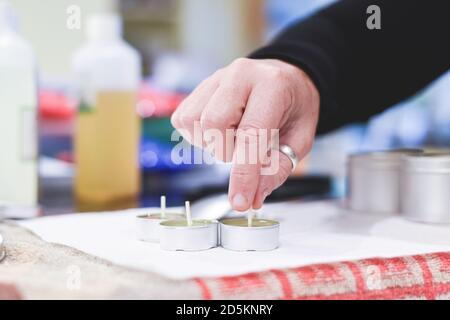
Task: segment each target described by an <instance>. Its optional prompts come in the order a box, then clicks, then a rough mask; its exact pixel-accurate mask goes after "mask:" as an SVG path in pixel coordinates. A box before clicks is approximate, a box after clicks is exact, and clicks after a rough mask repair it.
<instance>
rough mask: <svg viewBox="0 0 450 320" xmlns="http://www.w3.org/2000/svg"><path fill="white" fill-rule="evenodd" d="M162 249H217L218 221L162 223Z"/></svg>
mask: <svg viewBox="0 0 450 320" xmlns="http://www.w3.org/2000/svg"><path fill="white" fill-rule="evenodd" d="M160 230H161V238H160V245H161V249H163V250H169V251H201V250H207V249H211V248H215V247H217V240H218V236H217V232H218V228H217V221H212V220H193V221H192V225H190V226H189V225H188V223H187V221H186V220H171V221H164V222H161V229H160Z"/></svg>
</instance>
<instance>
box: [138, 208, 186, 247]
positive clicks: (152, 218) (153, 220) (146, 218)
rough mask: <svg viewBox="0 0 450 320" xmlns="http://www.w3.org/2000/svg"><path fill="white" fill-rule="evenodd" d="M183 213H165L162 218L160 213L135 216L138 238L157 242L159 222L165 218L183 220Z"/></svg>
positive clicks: (165, 219)
mask: <svg viewBox="0 0 450 320" xmlns="http://www.w3.org/2000/svg"><path fill="white" fill-rule="evenodd" d="M184 219H185V215H184V214H177V213H166V214H165V215H164V218H162V217H161V214H160V213H154V214H149V215H147V214H143V215H140V216H137V217H136V224H137V236H138V239H139V240H142V241H147V242H159V238H160V231H161V230H160V229H161V227H160V223H161V222H163V221H167V220H184Z"/></svg>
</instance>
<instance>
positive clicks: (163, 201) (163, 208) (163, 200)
mask: <svg viewBox="0 0 450 320" xmlns="http://www.w3.org/2000/svg"><path fill="white" fill-rule="evenodd" d="M160 213H161V218H162V219H164V218H165V217H166V196H161V212H160Z"/></svg>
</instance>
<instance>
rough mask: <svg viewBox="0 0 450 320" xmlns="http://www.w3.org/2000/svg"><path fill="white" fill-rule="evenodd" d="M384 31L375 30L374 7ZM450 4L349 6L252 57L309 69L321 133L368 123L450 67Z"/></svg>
mask: <svg viewBox="0 0 450 320" xmlns="http://www.w3.org/2000/svg"><path fill="white" fill-rule="evenodd" d="M372 4H376V5H378V6H379V7H380V8H381V30H369V29H368V28H367V26H366V19H367V18H368V14H367V13H366V10H367V7H368V6H369V5H372ZM449 12H450V2H448V1H442V0H434V1H426V2H425V1H420V0H395V1H392V0H380V1H371V0H342V1H339V2H338V3H337V4H335V5H333V6H331V7H329V8H326V9H324V10H322V11H320V12H318V13H317V14H315V15H314V16H312V17H310V18H309V19H307V20H304V21H301V22H298V23H296V24H294V25H293V26H291V27H290V28H288V29H287V30H285V31H284V32H283V33H282V34H281V35H280V36H279V37H277V38H276V39H275V40H274V42H273V43H272V44H270V45H268V46H266V47H264V48H261V49H260V50H258V51H256V52H255V53H253V54H252V55H251V57H252V58H276V59H280V60H284V61H286V62H290V63H292V64H294V65H297V66H298V67H300V68H302V69H303V70H304V71H305V72H306V73H308V74H309V76H310V77H311V78H312V79H313V81H314V83H315V84H316V86H317V87H318V90H319V92H320V100H321V106H320V109H321V110H320V119H319V127H318V132H319V133H320V132H326V131H330V130H332V129H334V128H337V127H339V126H342V125H344V124H346V123H350V122H355V121H365V120H367V119H368V118H369V117H370V116H372V115H374V114H376V113H379V112H380V111H382V110H384V109H386V108H388V107H389V106H391V105H393V104H395V103H397V102H399V101H401V100H403V99H405V98H407V97H409V96H411V95H412V94H414V93H415V92H417V91H418V90H420V89H421V88H423V87H424V86H426V85H427V84H429V83H430V82H431V81H432V80H434V79H436V78H437V77H438V76H439V75H441V74H442V73H444V72H445V71H446V70H447V69H448V68H449V67H450V40H449V39H447V38H446V35H447V34H448V33H449V32H450V24H449V23H448V22H447V21H448V17H447V15H448V14H449Z"/></svg>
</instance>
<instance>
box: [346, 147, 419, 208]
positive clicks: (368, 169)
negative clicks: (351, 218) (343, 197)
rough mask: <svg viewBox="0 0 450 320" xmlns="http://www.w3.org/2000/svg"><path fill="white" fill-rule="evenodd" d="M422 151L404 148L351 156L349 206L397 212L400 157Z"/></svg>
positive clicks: (349, 164)
mask: <svg viewBox="0 0 450 320" xmlns="http://www.w3.org/2000/svg"><path fill="white" fill-rule="evenodd" d="M421 152H422V151H421V150H414V149H405V150H392V151H382V152H368V153H359V154H354V155H351V156H350V157H349V160H348V163H347V172H348V177H347V201H348V208H349V209H351V210H354V211H360V212H367V213H380V214H387V213H389V214H393V213H399V212H400V166H401V161H402V158H403V157H404V156H406V155H410V154H420V153H421Z"/></svg>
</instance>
